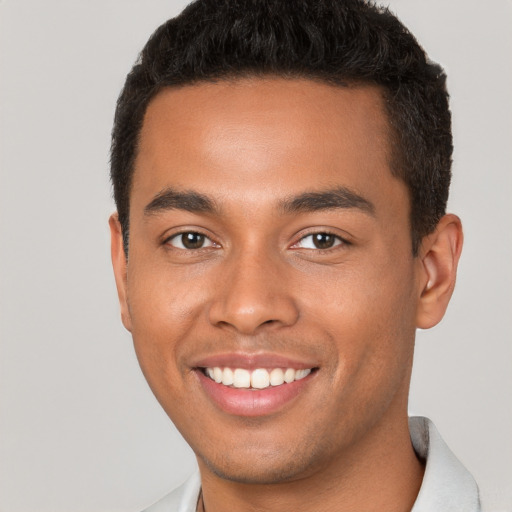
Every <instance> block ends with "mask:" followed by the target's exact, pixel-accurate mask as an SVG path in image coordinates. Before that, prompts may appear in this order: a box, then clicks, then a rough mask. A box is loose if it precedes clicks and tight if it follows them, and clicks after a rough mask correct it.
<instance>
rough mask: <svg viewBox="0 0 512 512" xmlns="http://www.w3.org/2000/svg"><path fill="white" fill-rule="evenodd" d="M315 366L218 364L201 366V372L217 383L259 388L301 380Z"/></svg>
mask: <svg viewBox="0 0 512 512" xmlns="http://www.w3.org/2000/svg"><path fill="white" fill-rule="evenodd" d="M315 370H317V368H301V369H295V368H273V369H267V368H256V369H255V370H252V371H250V370H247V369H245V368H229V367H225V368H221V367H219V366H214V367H208V368H202V369H201V371H202V373H203V374H204V375H205V376H206V377H208V378H210V379H211V380H213V381H215V382H216V383H217V384H222V385H224V386H227V387H230V388H236V389H249V390H251V389H252V390H261V389H266V388H269V387H278V386H283V385H286V384H291V383H292V382H295V381H298V380H302V379H304V378H305V377H307V376H308V375H309V374H310V373H311V372H314V371H315Z"/></svg>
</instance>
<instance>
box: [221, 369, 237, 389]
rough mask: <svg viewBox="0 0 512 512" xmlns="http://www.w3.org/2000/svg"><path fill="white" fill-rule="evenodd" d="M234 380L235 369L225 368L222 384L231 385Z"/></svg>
mask: <svg viewBox="0 0 512 512" xmlns="http://www.w3.org/2000/svg"><path fill="white" fill-rule="evenodd" d="M233 382H234V377H233V370H232V369H231V368H224V371H223V372H222V384H224V386H231V384H233Z"/></svg>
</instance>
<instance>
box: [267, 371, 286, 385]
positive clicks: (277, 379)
mask: <svg viewBox="0 0 512 512" xmlns="http://www.w3.org/2000/svg"><path fill="white" fill-rule="evenodd" d="M283 383H284V372H283V370H281V368H274V369H273V370H272V371H271V372H270V385H271V386H280V385H281V384H283Z"/></svg>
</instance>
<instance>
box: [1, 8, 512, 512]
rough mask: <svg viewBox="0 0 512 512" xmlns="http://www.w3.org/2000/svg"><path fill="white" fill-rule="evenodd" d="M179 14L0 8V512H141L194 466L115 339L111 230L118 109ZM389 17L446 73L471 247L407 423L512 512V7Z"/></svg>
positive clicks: (430, 335)
mask: <svg viewBox="0 0 512 512" xmlns="http://www.w3.org/2000/svg"><path fill="white" fill-rule="evenodd" d="M184 4H185V2H183V1H181V0H176V1H174V2H173V1H170V0H165V1H164V0H151V1H142V0H139V1H134V0H101V1H100V0H91V1H87V2H85V1H77V0H75V1H73V0H67V1H64V0H60V1H59V0H45V1H41V0H3V1H0V59H1V60H0V98H1V103H0V130H1V131H0V137H1V138H0V141H1V142H0V144H1V146H0V151H1V152H0V172H1V174H0V336H1V344H0V511H1V512H36V511H37V512H96V511H98V512H100V511H105V512H107V511H108V512H116V511H126V512H135V511H138V510H140V509H142V508H143V507H144V506H147V505H148V504H150V503H151V502H153V501H155V500H156V499H158V498H159V497H161V496H162V495H163V494H164V493H166V492H168V491H169V490H170V489H171V488H172V487H174V486H176V485H177V484H179V483H180V482H181V481H182V480H183V479H185V478H186V476H187V475H188V474H189V473H190V472H191V471H193V469H194V466H195V461H194V458H193V455H192V453H191V451H190V449H189V448H188V447H187V446H186V445H185V443H184V442H183V441H182V439H181V437H180V435H179V434H178V433H177V432H176V431H175V429H174V427H173V426H172V424H171V423H170V421H169V420H168V419H167V417H166V416H165V414H164V413H163V411H162V410H161V409H160V407H159V406H158V404H157V403H156V400H155V399H154V398H153V396H152V394H151V392H150V391H149V388H148V386H147V384H146V383H145V381H144V379H143V377H142V375H141V373H140V370H139V368H138V365H137V361H136V359H135V356H134V353H133V348H132V345H131V339H130V336H129V334H128V333H127V332H125V331H124V330H123V328H122V326H121V322H120V320H119V312H118V304H117V296H116V292H115V287H114V280H113V277H112V272H111V268H110V254H109V238H108V230H107V218H108V215H109V214H110V213H111V212H112V211H113V209H114V207H113V202H112V200H111V191H110V184H109V179H108V170H109V168H108V158H109V155H108V152H109V143H110V140H109V138H110V130H111V125H112V117H113V112H114V105H115V101H116V98H117V95H118V93H119V91H120V89H121V86H122V84H123V81H124V77H125V75H126V73H127V72H128V71H129V69H130V67H131V65H132V64H133V62H134V60H135V58H136V56H137V53H138V52H139V50H140V49H141V48H142V46H143V44H144V42H145V41H146V39H147V38H148V37H149V35H150V34H151V33H152V32H153V30H154V29H155V28H156V27H157V26H158V25H159V24H161V23H162V22H164V21H165V20H166V19H168V18H170V17H172V16H174V15H175V14H177V13H178V12H179V11H180V10H181V9H182V7H183V6H184ZM389 4H390V7H391V9H392V10H394V11H395V12H396V13H398V15H399V17H400V18H401V19H402V20H403V21H404V23H405V24H406V25H407V26H408V27H409V28H410V29H411V30H412V31H413V33H415V35H416V36H417V37H418V39H419V41H420V42H421V43H422V45H423V46H424V47H425V49H426V50H427V52H428V53H429V54H430V56H431V58H433V59H434V60H436V61H439V62H441V63H442V64H443V65H444V66H445V68H446V70H447V72H448V77H449V81H448V85H449V89H450V92H451V96H452V100H451V105H452V111H453V116H454V137H455V155H454V179H453V186H452V195H451V199H450V203H449V209H450V211H452V212H456V213H458V214H459V215H460V216H461V217H462V219H463V222H464V226H465V235H466V243H465V249H464V253H463V257H462V261H461V264H460V272H459V281H458V285H457V288H456V291H455V295H454V297H453V301H452V304H451V306H450V308H449V310H448V314H447V317H446V319H445V320H444V321H443V322H442V323H441V324H440V325H439V326H438V327H436V328H434V329H432V330H431V331H428V332H420V333H419V334H418V341H417V352H416V359H415V369H414V378H413V382H412V391H411V403H410V410H411V413H413V414H423V415H427V416H429V417H430V418H432V419H433V420H434V421H435V423H436V424H437V426H438V428H439V430H440V431H441V433H442V435H443V436H444V438H445V439H446V441H447V442H448V444H449V445H450V446H451V448H452V449H453V451H454V452H455V453H456V454H457V455H458V456H459V458H460V459H461V460H462V461H463V462H464V464H465V465H466V466H467V467H468V468H469V469H470V471H471V472H472V473H473V474H474V476H475V478H476V479H477V481H478V482H479V483H480V486H481V488H482V494H483V497H484V502H485V503H487V509H488V510H493V511H503V510H512V463H511V461H512V442H511V441H510V437H511V433H512V330H511V322H510V318H511V316H512V292H511V290H512V272H511V268H512V207H511V198H512V178H511V175H512V168H511V167H512V165H511V164H512V137H511V135H512V101H511V91H512V69H511V63H512V59H511V55H512V30H511V29H510V27H511V26H512V3H511V1H510V0H491V1H489V2H482V1H481V0H450V1H446V0H429V1H428V2H427V1H424V0H394V1H391V2H390V3H389Z"/></svg>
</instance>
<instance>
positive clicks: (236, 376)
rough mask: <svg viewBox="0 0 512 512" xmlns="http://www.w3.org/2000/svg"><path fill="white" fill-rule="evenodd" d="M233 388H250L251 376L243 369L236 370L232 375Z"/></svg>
mask: <svg viewBox="0 0 512 512" xmlns="http://www.w3.org/2000/svg"><path fill="white" fill-rule="evenodd" d="M233 386H235V388H250V387H251V374H250V373H249V372H248V371H247V370H244V369H243V368H237V369H236V370H235V371H234V373H233Z"/></svg>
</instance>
